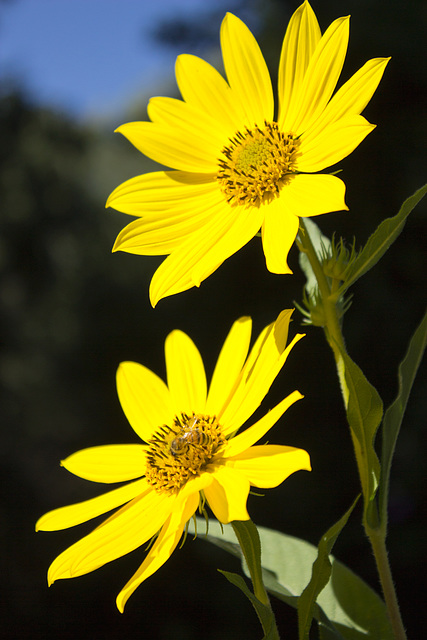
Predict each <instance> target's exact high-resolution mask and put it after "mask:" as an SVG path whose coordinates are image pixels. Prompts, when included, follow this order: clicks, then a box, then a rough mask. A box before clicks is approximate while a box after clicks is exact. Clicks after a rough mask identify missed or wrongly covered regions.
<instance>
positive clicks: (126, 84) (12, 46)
mask: <svg viewBox="0 0 427 640" xmlns="http://www.w3.org/2000/svg"><path fill="white" fill-rule="evenodd" d="M213 4H215V0H9V1H8V2H0V78H1V77H3V78H4V77H8V76H9V77H13V78H17V79H18V81H19V82H20V84H21V86H24V87H25V89H26V91H27V93H28V94H29V95H30V96H31V98H32V99H33V100H34V101H36V102H37V103H40V104H49V105H52V106H55V107H59V108H60V109H62V110H65V111H66V112H68V113H69V114H71V115H72V116H74V117H77V118H79V119H80V118H85V117H86V116H89V117H91V116H93V115H95V114H100V115H104V114H105V115H108V114H113V113H114V112H115V111H116V110H120V109H121V108H122V107H123V105H124V104H125V103H126V102H128V101H129V100H131V99H132V98H134V97H135V96H136V95H137V94H138V92H146V91H147V90H149V88H150V86H152V85H153V84H155V82H156V81H157V80H158V79H159V78H161V77H167V76H168V74H169V75H172V73H173V66H174V63H175V59H176V56H177V55H178V54H179V53H181V51H175V50H174V49H173V48H171V47H161V46H159V44H158V43H156V41H155V40H154V39H153V38H152V37H151V34H152V31H153V29H154V28H155V26H156V25H157V24H158V22H159V21H160V20H161V19H163V18H165V17H167V18H168V19H171V18H173V17H174V16H177V17H179V16H180V17H184V16H186V15H188V14H191V13H192V12H194V11H196V12H197V13H198V14H200V18H201V19H203V15H204V13H205V12H206V10H207V9H208V8H209V7H212V6H213ZM216 4H220V3H218V2H217V3H216ZM219 26H220V25H219V24H218V31H219Z"/></svg>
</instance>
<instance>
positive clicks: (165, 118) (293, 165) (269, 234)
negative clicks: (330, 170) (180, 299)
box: [107, 2, 388, 306]
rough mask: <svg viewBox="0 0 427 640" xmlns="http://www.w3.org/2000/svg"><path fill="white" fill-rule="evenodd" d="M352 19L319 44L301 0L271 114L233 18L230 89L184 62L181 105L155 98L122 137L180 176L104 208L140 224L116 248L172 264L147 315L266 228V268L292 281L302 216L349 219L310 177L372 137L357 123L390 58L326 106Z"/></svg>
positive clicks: (140, 181) (198, 65)
mask: <svg viewBox="0 0 427 640" xmlns="http://www.w3.org/2000/svg"><path fill="white" fill-rule="evenodd" d="M348 37H349V17H344V18H339V19H338V20H335V21H334V22H333V23H332V24H331V25H330V27H329V28H328V29H327V30H326V31H325V33H324V34H323V36H322V35H321V32H320V29H319V25H318V22H317V19H316V16H315V14H314V12H313V10H312V8H311V7H310V4H309V3H308V2H304V4H302V5H301V6H300V7H299V9H297V11H296V12H295V13H294V15H293V16H292V18H291V20H290V22H289V26H288V29H287V31H286V34H285V38H284V40H283V46H282V53H281V56H280V66H279V82H278V102H279V104H278V112H277V114H275V112H274V98H273V89H272V85H271V80H270V75H269V72H268V69H267V66H266V63H265V61H264V58H263V56H262V53H261V51H260V49H259V46H258V44H257V42H256V40H255V38H254V37H253V35H252V34H251V32H250V31H249V29H248V28H247V27H246V26H245V24H244V23H243V22H242V21H241V20H239V18H237V17H236V16H234V15H232V14H230V13H228V14H227V15H226V16H225V18H224V20H223V23H222V25H221V49H222V54H223V59H224V68H225V72H226V75H227V81H228V82H226V81H225V80H224V78H223V77H222V76H221V75H220V74H219V73H218V72H217V71H216V70H215V69H214V68H213V67H212V66H211V65H209V64H208V63H207V62H205V61H204V60H202V59H200V58H197V57H196V56H192V55H181V56H179V57H178V59H177V62H176V78H177V82H178V86H179V89H180V91H181V94H182V97H183V100H175V99H173V98H159V97H158V98H152V99H151V100H150V103H149V105H148V115H149V117H150V119H151V122H131V123H128V124H125V125H122V126H121V127H119V128H118V129H117V131H120V132H121V133H122V134H123V135H124V136H126V137H127V138H128V140H130V142H132V144H134V145H135V147H136V148H137V149H139V150H140V151H141V152H142V153H144V154H146V155H147V156H149V157H150V158H152V159H154V160H156V161H158V162H160V163H161V164H163V165H166V166H168V167H172V168H173V169H176V171H165V172H164V171H159V172H155V173H148V174H146V175H143V176H137V177H135V178H132V179H131V180H128V181H126V182H124V183H123V184H121V185H120V186H119V187H117V189H115V191H113V193H112V194H111V195H110V197H109V199H108V201H107V206H112V207H114V208H115V209H118V210H119V211H122V212H123V213H129V214H131V215H133V216H140V217H139V219H138V220H135V221H134V222H132V223H130V224H129V225H128V226H127V227H125V228H124V229H123V231H122V232H121V233H120V234H119V236H118V237H117V240H116V243H115V245H114V250H119V249H120V250H122V251H128V252H129V253H137V254H142V255H166V254H170V255H169V257H168V258H167V259H166V260H165V261H164V262H163V263H162V264H161V266H160V267H159V268H158V269H157V271H156V273H155V275H154V277H153V279H152V282H151V286H150V299H151V303H152V304H153V306H154V305H155V304H157V302H158V301H159V300H160V299H161V298H163V297H165V296H169V295H172V294H175V293H179V292H180V291H185V290H186V289H189V288H190V287H193V286H199V285H200V283H201V282H202V280H204V279H205V278H207V277H208V276H209V275H210V274H211V273H212V272H213V271H215V269H217V268H218V267H219V265H220V264H222V262H223V261H224V260H225V259H226V258H228V257H229V256H231V255H232V254H233V253H235V252H236V251H238V249H240V248H241V247H242V246H243V245H245V244H246V243H247V242H248V241H249V240H250V239H251V238H253V236H254V235H255V234H256V233H257V232H258V231H259V229H260V228H261V229H262V242H263V248H264V253H265V257H266V262H267V268H268V269H269V270H270V271H271V272H273V273H292V272H291V270H290V269H289V267H288V264H287V256H288V252H289V250H290V248H291V246H292V244H293V242H294V240H295V237H296V235H297V232H298V224H299V222H298V216H302V217H304V216H316V215H320V214H323V213H328V212H330V211H339V210H343V209H347V207H346V205H345V202H344V194H345V185H344V183H343V182H342V181H341V180H340V179H339V178H337V177H335V176H333V175H325V174H323V175H312V174H314V173H316V172H318V171H322V170H323V169H325V168H326V167H329V166H331V165H333V164H335V163H337V162H339V161H340V160H342V159H343V158H344V157H345V156H347V155H348V154H349V153H351V152H352V151H353V150H354V149H355V148H356V147H357V146H358V144H359V143H360V142H361V141H362V140H363V139H364V138H365V136H367V134H368V133H369V132H370V131H372V129H373V128H374V125H372V124H370V123H369V122H368V121H367V120H366V119H365V118H363V117H362V116H361V115H360V113H361V112H362V110H363V109H364V108H365V106H366V105H367V103H368V102H369V100H370V98H371V97H372V95H373V93H374V91H375V89H376V87H377V86H378V83H379V81H380V79H381V76H382V74H383V72H384V69H385V66H386V64H387V62H388V58H376V59H373V60H369V61H368V62H367V63H366V64H365V65H364V66H363V67H362V68H361V69H359V71H357V73H355V74H354V75H353V76H352V77H351V78H350V80H348V81H347V82H346V83H345V84H344V85H343V86H342V87H341V88H340V89H339V90H338V91H337V92H336V93H335V95H334V96H333V97H332V98H331V96H332V93H333V91H334V89H335V86H336V84H337V81H338V78H339V75H340V73H341V69H342V66H343V63H344V58H345V54H346V50H347V44H348Z"/></svg>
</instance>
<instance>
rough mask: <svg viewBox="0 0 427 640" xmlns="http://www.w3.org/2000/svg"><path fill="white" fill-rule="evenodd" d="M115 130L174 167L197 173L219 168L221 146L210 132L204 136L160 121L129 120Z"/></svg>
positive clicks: (153, 158)
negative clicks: (210, 135)
mask: <svg viewBox="0 0 427 640" xmlns="http://www.w3.org/2000/svg"><path fill="white" fill-rule="evenodd" d="M116 131H118V132H119V133H121V134H122V135H124V136H125V138H127V139H128V140H129V142H131V143H132V144H133V145H134V146H135V147H136V148H137V149H138V151H141V153H144V154H145V155H146V156H148V157H149V158H151V159H152V160H155V161H156V162H159V163H160V164H164V165H165V166H167V167H171V168H172V169H180V170H182V171H194V172H195V173H201V172H207V173H214V172H215V171H217V169H218V166H217V159H218V157H219V153H220V151H221V149H220V148H219V149H217V147H216V146H215V144H214V142H213V141H212V139H211V138H209V136H207V139H206V140H201V139H199V138H198V137H197V136H195V135H194V134H192V132H191V131H187V130H186V129H184V128H180V129H173V128H172V127H170V126H167V125H164V124H160V123H157V122H128V123H127V124H123V125H122V126H120V127H118V129H116ZM209 140H210V141H209Z"/></svg>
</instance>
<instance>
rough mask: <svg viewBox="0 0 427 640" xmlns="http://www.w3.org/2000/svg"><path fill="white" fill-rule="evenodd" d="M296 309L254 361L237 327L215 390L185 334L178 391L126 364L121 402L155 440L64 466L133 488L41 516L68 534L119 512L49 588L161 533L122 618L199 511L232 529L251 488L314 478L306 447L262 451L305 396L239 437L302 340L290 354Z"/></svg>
mask: <svg viewBox="0 0 427 640" xmlns="http://www.w3.org/2000/svg"><path fill="white" fill-rule="evenodd" d="M291 313H292V312H291V311H288V310H287V311H282V313H281V314H280V315H279V317H278V318H277V320H276V322H273V323H272V324H270V325H269V326H268V327H266V328H265V329H264V330H263V331H262V333H261V334H260V336H259V337H258V339H257V341H256V343H255V345H254V346H253V348H252V350H251V352H250V353H249V356H248V349H249V342H250V337H251V319H250V318H247V317H244V318H240V320H238V321H237V322H235V323H234V325H233V326H232V328H231V331H230V333H229V335H228V337H227V339H226V341H225V343H224V346H223V347H222V350H221V353H220V355H219V358H218V361H217V364H216V367H215V370H214V374H213V377H212V381H211V384H210V388H209V393H207V385H206V376H205V370H204V367H203V362H202V359H201V356H200V353H199V351H198V350H197V348H196V346H195V345H194V343H193V342H192V341H191V339H190V338H189V337H188V336H187V335H186V334H185V333H182V332H181V331H173V332H172V333H171V334H169V336H168V337H167V339H166V343H165V352H166V368H167V380H168V386H166V385H165V383H164V382H163V381H162V380H161V379H160V378H159V377H158V376H157V375H156V374H154V373H153V372H152V371H150V370H149V369H147V368H146V367H144V366H142V365H140V364H136V363H134V362H124V363H122V364H121V365H120V366H119V369H118V372H117V389H118V395H119V399H120V402H121V405H122V408H123V411H124V413H125V414H126V416H127V418H128V420H129V422H130V424H131V426H132V428H133V429H134V430H135V432H136V433H137V434H138V436H140V437H141V439H142V440H143V441H144V442H145V444H129V445H109V446H100V447H92V448H89V449H84V450H82V451H79V452H77V453H75V454H73V455H71V456H70V457H68V458H67V459H66V460H64V461H63V462H62V465H63V466H64V467H65V468H66V469H68V471H70V472H71V473H74V474H75V475H77V476H80V477H81V478H85V479H87V480H92V481H94V482H105V483H112V482H121V481H126V480H134V482H131V483H130V484H126V485H124V486H122V487H119V488H118V489H114V490H112V491H110V492H108V493H106V494H103V495H100V496H98V497H96V498H93V499H91V500H87V501H86V502H81V503H79V504H74V505H70V506H68V507H63V508H60V509H55V510H54V511H50V512H49V513H47V514H45V515H44V516H42V517H41V518H40V519H39V521H38V522H37V524H36V530H44V531H53V530H58V529H66V528H68V527H72V526H74V525H77V524H80V523H82V522H86V521H87V520H90V519H91V518H95V517H96V516H99V515H101V514H104V513H106V512H108V511H111V510H112V509H114V508H116V507H120V506H121V509H119V510H118V511H116V512H115V513H113V515H111V516H110V517H109V518H108V519H107V520H105V522H103V523H102V524H101V525H100V526H98V527H97V528H96V529H95V530H94V531H93V532H92V533H90V534H89V535H87V536H86V537H84V538H83V539H81V540H80V541H79V542H77V543H76V544H74V545H73V546H71V547H69V548H68V549H66V550H65V551H64V552H63V553H62V554H61V555H59V556H58V557H57V558H56V559H55V560H54V562H53V563H52V565H51V566H50V568H49V573H48V581H49V584H51V583H52V582H54V580H58V579H60V578H72V577H75V576H80V575H83V574H85V573H88V572H90V571H93V570H94V569H97V568H98V567H101V566H102V565H104V564H106V563H107V562H110V561H111V560H114V559H116V558H119V557H121V556H123V555H125V554H127V553H129V552H130V551H133V550H134V549H136V548H137V547H139V546H141V545H143V544H145V543H146V542H147V541H148V540H150V539H151V538H153V537H154V538H155V541H154V543H153V544H152V546H151V548H150V550H149V551H148V553H147V556H146V558H145V560H144V561H143V563H142V565H141V566H140V567H139V569H138V570H137V571H136V573H135V574H134V575H133V576H132V578H131V579H130V580H129V582H128V583H127V584H126V586H125V587H124V588H123V590H122V591H121V592H120V593H119V595H118V597H117V606H118V608H119V610H120V611H123V608H124V605H125V603H126V601H127V599H128V598H129V596H130V595H131V594H132V593H133V591H134V590H135V589H136V588H137V587H138V585H140V584H141V582H143V581H144V580H145V579H146V578H148V577H149V576H150V575H152V574H153V573H154V572H155V571H157V569H158V568H159V567H161V566H162V565H163V564H164V563H165V562H166V560H167V559H168V558H169V557H170V555H171V554H172V552H173V550H174V549H175V547H176V545H177V544H178V542H179V540H180V538H181V535H182V533H183V530H184V527H185V525H186V523H187V522H188V520H189V519H190V518H191V517H192V516H193V515H194V513H195V512H196V510H197V509H198V508H200V509H201V510H202V511H203V508H204V505H205V502H207V503H208V504H209V506H210V508H211V509H212V511H213V513H214V514H215V516H216V517H217V518H218V520H220V521H221V522H223V523H227V522H231V521H233V520H248V519H249V515H248V512H247V510H246V501H247V498H248V494H249V490H250V487H251V486H255V487H262V488H267V487H275V486H277V485H279V484H280V483H281V482H283V481H284V480H285V478H287V477H288V476H289V475H290V474H292V473H294V472H295V471H298V470H299V469H307V470H310V459H309V456H308V454H307V453H306V451H303V450H302V449H296V448H294V447H287V446H279V445H260V446H252V445H254V443H255V442H257V441H258V440H259V439H260V438H262V437H263V436H264V435H265V434H266V433H267V431H268V430H269V429H270V428H271V427H272V426H273V425H274V424H275V422H277V420H278V419H279V418H280V417H281V416H282V414H283V413H284V412H285V411H286V409H288V407H289V406H290V405H292V404H293V403H294V402H296V401H297V400H299V399H300V398H302V396H301V394H300V393H299V392H298V391H294V392H293V393H291V394H290V395H289V396H288V397H287V398H285V399H284V400H282V402H280V403H279V404H278V405H276V406H275V407H274V408H273V409H272V410H271V411H269V412H268V413H267V414H266V415H265V416H264V417H263V418H261V419H260V420H258V421H257V422H256V423H255V424H254V425H252V426H251V427H249V428H247V429H246V430H245V431H243V432H242V433H240V434H239V435H235V433H236V431H237V430H238V429H239V428H240V427H241V426H242V425H243V424H244V423H245V422H246V421H247V420H248V419H249V418H250V416H251V415H252V414H253V412H254V411H255V410H256V409H257V407H258V406H259V405H260V403H261V401H262V400H263V398H264V396H265V395H266V393H267V391H268V389H269V387H270V385H271V384H272V382H273V380H274V379H275V377H276V376H277V374H278V373H279V371H280V369H281V368H282V366H283V365H284V363H285V361H286V358H287V356H288V354H289V352H290V351H291V349H292V347H293V346H294V345H295V343H296V342H298V340H299V339H300V338H302V337H303V335H301V334H298V335H297V336H295V338H294V339H293V340H292V342H291V343H290V344H289V345H288V346H287V347H286V341H287V335H288V325H289V321H290V316H291ZM247 356H248V357H247ZM137 478H138V479H137ZM122 505H124V506H122Z"/></svg>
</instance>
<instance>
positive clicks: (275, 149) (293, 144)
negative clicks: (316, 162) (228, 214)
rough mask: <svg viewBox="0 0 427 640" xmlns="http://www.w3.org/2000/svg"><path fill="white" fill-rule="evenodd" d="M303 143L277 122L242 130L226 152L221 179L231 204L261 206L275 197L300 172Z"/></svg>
mask: <svg viewBox="0 0 427 640" xmlns="http://www.w3.org/2000/svg"><path fill="white" fill-rule="evenodd" d="M298 147H299V140H298V139H297V138H296V137H294V136H293V135H292V134H287V133H283V132H282V131H280V129H279V127H278V125H277V123H276V122H265V123H264V126H263V127H262V128H261V127H254V128H253V129H248V128H246V129H245V131H244V132H243V133H242V132H241V131H238V132H237V133H236V134H235V136H234V137H233V138H230V139H229V144H228V145H227V146H225V147H224V149H223V150H222V153H223V155H224V156H225V159H224V158H222V159H220V160H219V171H218V174H217V180H218V182H219V186H220V189H221V191H222V192H223V193H224V195H225V197H226V198H227V200H228V202H230V203H231V204H252V205H257V204H259V203H261V202H262V201H263V200H266V199H269V198H272V197H274V196H275V195H276V194H278V193H279V191H280V189H281V187H282V186H283V185H285V184H286V182H287V180H288V179H289V176H290V175H291V174H292V173H295V171H296V157H297V153H298Z"/></svg>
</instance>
